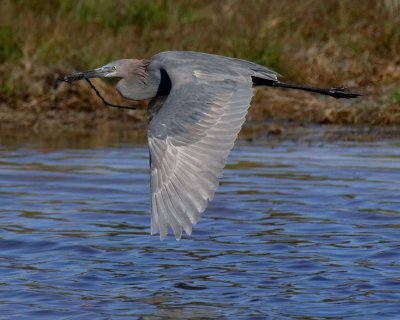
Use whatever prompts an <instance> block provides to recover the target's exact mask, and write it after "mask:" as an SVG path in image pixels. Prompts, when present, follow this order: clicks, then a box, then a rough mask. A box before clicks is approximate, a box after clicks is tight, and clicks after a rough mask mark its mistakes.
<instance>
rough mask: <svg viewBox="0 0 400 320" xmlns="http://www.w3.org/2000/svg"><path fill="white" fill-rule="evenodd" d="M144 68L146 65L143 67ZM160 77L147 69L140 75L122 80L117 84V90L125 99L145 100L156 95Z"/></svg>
mask: <svg viewBox="0 0 400 320" xmlns="http://www.w3.org/2000/svg"><path fill="white" fill-rule="evenodd" d="M143 68H146V65H143ZM160 81H161V76H160V75H159V74H158V73H157V72H152V71H151V70H149V69H147V70H145V71H144V72H143V73H141V74H137V73H135V74H133V75H132V76H129V77H125V78H122V79H121V80H120V81H119V82H118V83H117V87H116V88H117V90H118V92H119V93H120V94H121V96H123V97H124V98H126V99H130V100H145V99H151V98H154V97H155V96H156V95H157V91H158V87H159V85H160Z"/></svg>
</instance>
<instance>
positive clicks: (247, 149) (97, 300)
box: [0, 141, 400, 319]
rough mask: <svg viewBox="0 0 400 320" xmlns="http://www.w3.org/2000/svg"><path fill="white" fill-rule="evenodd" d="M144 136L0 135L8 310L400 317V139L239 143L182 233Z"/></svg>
mask: <svg viewBox="0 0 400 320" xmlns="http://www.w3.org/2000/svg"><path fill="white" fill-rule="evenodd" d="M147 155H148V151H147V148H146V147H145V146H138V145H134V144H129V143H119V144H118V143H117V144H115V143H114V144H111V145H108V146H103V147H97V148H79V149H78V148H57V149H49V150H43V148H39V147H38V148H35V147H15V148H10V147H5V146H3V147H0V161H1V163H0V318H1V319H11V318H12V319H240V318H241V319H265V318H267V319H400V196H399V195H400V144H399V143H396V142H385V141H381V142H375V143H313V144H310V145H307V144H305V143H300V144H294V143H290V142H283V143H276V144H271V145H241V146H238V147H236V148H235V149H234V152H233V154H232V156H231V157H230V160H229V165H228V166H227V170H225V175H224V178H223V179H222V184H221V186H220V188H219V189H218V192H217V194H216V197H215V200H214V201H213V202H212V203H211V204H210V206H209V207H208V210H207V211H206V213H205V214H203V215H202V218H201V220H200V222H199V224H198V225H196V226H195V227H194V232H193V235H192V236H191V237H189V238H188V237H183V239H182V240H181V241H179V242H177V241H175V239H174V238H173V237H172V236H169V237H168V239H167V240H166V241H162V242H160V240H159V238H158V237H152V236H150V235H149V231H150V229H149V224H150V218H149V195H148V193H149V187H148V180H149V177H148V159H147Z"/></svg>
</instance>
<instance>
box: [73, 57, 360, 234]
mask: <svg viewBox="0 0 400 320" xmlns="http://www.w3.org/2000/svg"><path fill="white" fill-rule="evenodd" d="M277 76H278V74H277V73H276V72H274V71H272V70H270V69H268V68H266V67H263V66H260V65H258V64H256V63H252V62H249V61H245V60H240V59H234V58H228V57H222V56H217V55H211V54H206V53H199V52H182V51H170V52H162V53H159V54H156V55H155V56H153V57H152V58H150V59H149V60H134V59H123V60H117V61H115V62H111V63H109V64H107V65H105V66H104V67H101V68H99V69H95V70H90V71H86V72H83V73H79V74H75V75H72V76H70V77H69V79H68V77H66V78H65V80H67V81H68V80H70V81H74V80H78V79H83V78H94V77H118V78H121V80H120V81H119V82H118V84H117V90H118V92H119V93H120V94H121V95H122V96H123V97H125V98H127V99H132V100H142V99H152V100H151V101H150V103H149V108H148V114H149V124H148V141H149V148H150V166H151V233H152V234H157V233H159V234H160V238H161V239H163V238H165V237H166V235H167V233H168V228H169V226H171V227H172V230H173V232H174V234H175V238H176V239H180V238H181V235H182V230H184V231H185V232H186V233H187V234H188V235H190V234H191V232H192V225H194V224H196V223H197V222H198V220H199V216H200V214H201V213H202V212H203V211H204V210H205V209H206V207H207V204H208V202H209V201H210V200H212V198H213V196H214V193H215V189H216V188H217V186H218V183H219V180H220V178H221V176H222V170H223V168H224V166H225V163H226V160H227V157H228V155H229V153H230V151H231V149H232V147H233V145H234V141H235V139H236V137H237V135H238V133H239V131H240V128H241V126H242V124H243V122H244V121H245V116H246V113H247V110H248V108H249V106H250V103H251V98H252V95H253V86H255V85H266V86H282V87H289V88H295V89H302V90H307V91H313V92H318V93H322V94H329V95H332V96H335V95H342V96H340V97H345V98H350V97H353V96H343V95H351V93H349V92H348V91H347V90H346V89H344V88H332V89H320V88H312V87H306V86H298V85H293V86H291V85H288V84H283V83H282V82H279V81H278V78H277ZM318 90H319V91H318ZM328 90H331V92H330V93H328ZM332 90H333V91H332ZM353 95H354V94H353Z"/></svg>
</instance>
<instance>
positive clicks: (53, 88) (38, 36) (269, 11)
mask: <svg viewBox="0 0 400 320" xmlns="http://www.w3.org/2000/svg"><path fill="white" fill-rule="evenodd" d="M399 26H400V1H398V0H375V1H372V0H356V1H353V0H339V1H331V0H327V1H319V0H305V1H291V0H270V1H263V0H251V1H238V0H226V1H222V0H221V1H211V0H201V1H200V0H194V1H189V0H174V1H171V0H154V1H146V0H136V1H130V0H118V1H108V0H86V1H72V0H52V1H41V0H3V1H2V10H1V11H0V134H3V133H4V132H7V131H8V130H11V129H12V128H28V129H32V130H33V132H41V131H43V130H61V131H63V130H77V129H81V130H86V129H87V128H93V127H102V128H103V127H109V126H112V123H114V122H115V123H117V122H118V124H119V125H121V121H122V123H125V124H126V125H128V126H142V125H144V124H145V119H146V116H145V111H144V109H145V104H144V103H140V106H141V109H142V110H140V111H138V112H135V111H125V110H112V109H109V108H106V107H104V106H103V105H102V103H101V101H99V100H98V98H97V97H96V95H95V93H94V92H92V91H91V89H90V87H88V85H87V83H85V82H84V81H81V82H80V83H77V84H74V85H68V84H65V83H59V82H57V80H56V79H57V77H58V76H60V75H63V74H68V73H70V72H73V71H75V70H83V69H89V68H93V67H97V66H100V65H103V64H105V63H107V62H109V61H111V60H114V59H118V58H123V57H135V58H146V57H150V56H151V55H153V54H155V53H157V52H160V51H165V50H193V51H203V52H210V53H216V54H222V55H227V56H233V57H238V58H242V59H247V60H251V61H255V62H257V63H260V64H263V65H266V66H269V67H270V68H272V69H274V70H276V71H278V72H279V73H281V74H283V75H284V80H285V81H288V82H299V83H308V84H311V85H320V86H339V85H343V86H347V87H351V88H356V89H357V90H359V91H361V92H362V93H364V95H365V96H364V97H363V98H361V99H357V100H353V101H346V102H343V101H336V100H333V99H330V98H326V97H317V96H313V95H310V94H307V93H302V92H293V91H291V92H290V94H289V93H288V92H287V91H283V89H265V90H262V91H260V92H259V94H257V95H256V97H255V100H254V105H253V107H252V108H251V110H250V114H249V117H248V118H249V120H250V122H252V121H253V122H260V121H266V120H268V121H272V122H274V121H275V122H278V123H283V122H287V121H291V122H297V123H324V124H346V125H347V124H349V125H368V126H370V125H378V126H388V125H399V124H400V28H399ZM95 83H96V85H97V86H98V87H99V89H100V90H101V92H102V93H103V95H104V96H105V98H106V99H108V100H110V101H113V102H119V103H124V104H126V102H121V99H120V98H119V97H118V95H117V94H116V93H115V91H114V89H113V87H112V83H110V82H104V81H100V80H99V81H96V82H95ZM114 120H115V121H114Z"/></svg>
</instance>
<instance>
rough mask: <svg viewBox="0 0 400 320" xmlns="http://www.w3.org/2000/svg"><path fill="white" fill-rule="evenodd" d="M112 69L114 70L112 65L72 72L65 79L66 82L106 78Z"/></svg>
mask: <svg viewBox="0 0 400 320" xmlns="http://www.w3.org/2000/svg"><path fill="white" fill-rule="evenodd" d="M112 71H113V70H112V67H110V66H104V67H101V68H97V69H93V70H88V71H83V72H78V73H74V74H71V75H69V76H66V77H64V78H63V80H64V81H66V82H75V81H78V80H81V79H89V78H105V77H106V76H107V75H108V74H109V73H110V72H112Z"/></svg>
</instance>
